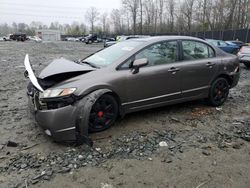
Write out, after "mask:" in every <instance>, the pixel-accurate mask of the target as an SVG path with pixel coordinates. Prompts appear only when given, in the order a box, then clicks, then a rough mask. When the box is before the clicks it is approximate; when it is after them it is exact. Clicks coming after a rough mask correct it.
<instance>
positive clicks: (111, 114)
mask: <svg viewBox="0 0 250 188" xmlns="http://www.w3.org/2000/svg"><path fill="white" fill-rule="evenodd" d="M117 116H118V104H117V102H116V99H115V98H114V97H113V96H112V95H109V94H104V95H102V96H101V97H100V98H99V99H97V101H96V102H95V103H94V105H93V106H92V109H91V111H90V115H89V132H99V131H103V130H105V129H108V128H110V127H111V126H112V125H113V124H114V123H115V120H116V118H117Z"/></svg>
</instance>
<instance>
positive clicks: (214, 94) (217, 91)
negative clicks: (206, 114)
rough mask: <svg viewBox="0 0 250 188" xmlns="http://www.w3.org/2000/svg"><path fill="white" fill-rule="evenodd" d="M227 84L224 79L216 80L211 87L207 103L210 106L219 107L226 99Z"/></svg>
mask: <svg viewBox="0 0 250 188" xmlns="http://www.w3.org/2000/svg"><path fill="white" fill-rule="evenodd" d="M228 94H229V84H228V81H227V80H226V79H225V78H217V79H216V80H215V81H214V82H213V83H212V85H211V88H210V91H209V97H208V102H209V104H210V105H211V106H215V107H216V106H221V105H222V104H223V103H224V102H225V101H226V100H227V97H228Z"/></svg>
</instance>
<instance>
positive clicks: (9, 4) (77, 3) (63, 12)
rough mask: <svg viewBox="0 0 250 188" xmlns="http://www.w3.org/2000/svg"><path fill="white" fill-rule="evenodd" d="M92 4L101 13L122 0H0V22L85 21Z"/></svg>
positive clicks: (116, 5)
mask: <svg viewBox="0 0 250 188" xmlns="http://www.w3.org/2000/svg"><path fill="white" fill-rule="evenodd" d="M91 6H94V7H96V8H97V9H98V10H99V11H100V12H101V13H103V12H110V11H111V10H112V9H113V8H119V7H120V6H121V0H67V1H65V0H0V23H8V24H11V23H12V22H24V23H28V24H29V23H30V22H31V21H41V22H43V23H45V24H49V23H50V22H53V21H58V22H60V23H72V22H73V21H78V22H81V23H84V22H85V20H84V18H85V12H86V10H87V9H88V8H89V7H91Z"/></svg>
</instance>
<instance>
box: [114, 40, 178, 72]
mask: <svg viewBox="0 0 250 188" xmlns="http://www.w3.org/2000/svg"><path fill="white" fill-rule="evenodd" d="M164 42H176V43H177V55H176V56H177V61H175V62H173V63H178V62H180V61H181V51H180V47H181V46H180V39H171V40H163V41H157V42H155V43H152V44H149V45H147V46H144V47H143V48H142V49H140V50H139V51H137V52H136V53H134V54H133V55H131V56H130V57H129V58H127V59H126V60H125V61H123V62H122V63H120V64H119V65H118V66H117V67H116V70H117V71H120V70H129V69H131V68H132V67H131V66H129V67H127V68H126V67H124V68H122V65H123V64H125V63H126V62H127V61H128V60H129V59H132V62H131V63H133V62H134V60H135V56H136V55H137V54H139V53H140V52H142V51H143V50H145V49H146V48H149V47H151V46H153V45H156V44H158V43H159V44H160V43H164ZM159 65H165V64H159ZM159 65H155V66H159Z"/></svg>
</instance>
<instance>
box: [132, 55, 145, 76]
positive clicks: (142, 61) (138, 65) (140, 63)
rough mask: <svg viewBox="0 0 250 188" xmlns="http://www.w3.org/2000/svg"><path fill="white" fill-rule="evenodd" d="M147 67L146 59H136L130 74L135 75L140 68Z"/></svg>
mask: <svg viewBox="0 0 250 188" xmlns="http://www.w3.org/2000/svg"><path fill="white" fill-rule="evenodd" d="M147 65H148V59H147V58H142V59H136V60H135V61H134V62H133V66H132V73H133V74H137V73H138V72H139V70H140V68H141V67H145V66H147Z"/></svg>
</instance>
